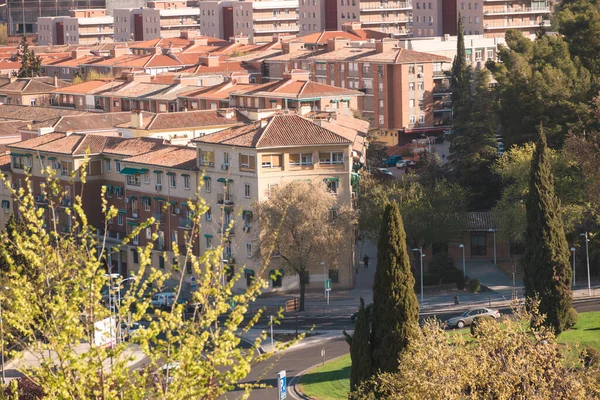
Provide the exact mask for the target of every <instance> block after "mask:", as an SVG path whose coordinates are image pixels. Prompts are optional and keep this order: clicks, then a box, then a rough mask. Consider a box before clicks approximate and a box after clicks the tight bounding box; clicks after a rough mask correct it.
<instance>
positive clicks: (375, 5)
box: [360, 1, 413, 11]
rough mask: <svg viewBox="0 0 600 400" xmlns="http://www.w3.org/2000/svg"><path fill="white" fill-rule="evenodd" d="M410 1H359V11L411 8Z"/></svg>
mask: <svg viewBox="0 0 600 400" xmlns="http://www.w3.org/2000/svg"><path fill="white" fill-rule="evenodd" d="M412 8H413V7H412V3H411V2H409V1H377V2H375V1H371V2H361V3H360V10H361V11H377V10H392V11H393V10H412Z"/></svg>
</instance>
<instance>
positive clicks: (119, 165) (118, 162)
mask: <svg viewBox="0 0 600 400" xmlns="http://www.w3.org/2000/svg"><path fill="white" fill-rule="evenodd" d="M115 171H117V172H121V161H119V160H115Z"/></svg>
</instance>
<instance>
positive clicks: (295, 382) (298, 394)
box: [288, 354, 347, 400]
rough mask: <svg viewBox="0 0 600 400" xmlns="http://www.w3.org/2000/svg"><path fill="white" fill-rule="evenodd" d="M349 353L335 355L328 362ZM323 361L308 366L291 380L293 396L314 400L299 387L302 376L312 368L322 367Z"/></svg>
mask: <svg viewBox="0 0 600 400" xmlns="http://www.w3.org/2000/svg"><path fill="white" fill-rule="evenodd" d="M346 355H347V354H342V355H341V356H337V357H333V358H331V359H329V360H327V362H331V361H335V360H337V359H338V358H342V357H345V356H346ZM321 365H323V364H321V363H319V364H315V365H313V366H312V367H308V368H306V369H305V370H304V371H301V372H299V373H298V374H296V375H295V376H294V377H293V378H292V380H290V384H289V385H288V387H289V388H290V389H291V390H290V393H291V394H292V397H293V398H295V399H300V400H313V398H312V397H309V396H307V395H305V394H304V393H302V391H301V390H300V388H299V384H300V380H301V379H302V377H303V376H304V375H306V374H307V373H308V372H310V371H311V370H313V369H315V368H317V367H320V366H321Z"/></svg>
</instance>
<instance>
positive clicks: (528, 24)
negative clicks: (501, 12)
mask: <svg viewBox="0 0 600 400" xmlns="http://www.w3.org/2000/svg"><path fill="white" fill-rule="evenodd" d="M498 22H500V23H496V24H493V25H492V24H485V25H484V26H483V28H484V29H485V30H486V31H489V30H496V29H517V28H537V27H539V26H540V21H498ZM544 26H550V21H548V20H544Z"/></svg>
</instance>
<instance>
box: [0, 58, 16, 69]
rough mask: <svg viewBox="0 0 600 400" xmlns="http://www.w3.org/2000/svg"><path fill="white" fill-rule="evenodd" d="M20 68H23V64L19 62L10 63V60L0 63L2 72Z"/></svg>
mask: <svg viewBox="0 0 600 400" xmlns="http://www.w3.org/2000/svg"><path fill="white" fill-rule="evenodd" d="M19 68H21V63H20V62H18V61H10V60H2V61H0V70H4V69H19Z"/></svg>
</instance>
